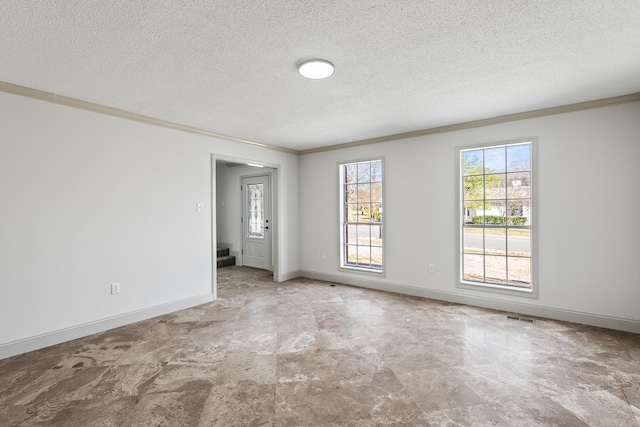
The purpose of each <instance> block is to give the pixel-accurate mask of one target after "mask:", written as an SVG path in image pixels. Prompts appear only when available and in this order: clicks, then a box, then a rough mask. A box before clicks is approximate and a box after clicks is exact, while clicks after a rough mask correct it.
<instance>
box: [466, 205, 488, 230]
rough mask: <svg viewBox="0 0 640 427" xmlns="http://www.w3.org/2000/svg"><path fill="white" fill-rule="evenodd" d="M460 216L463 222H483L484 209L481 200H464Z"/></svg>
mask: <svg viewBox="0 0 640 427" xmlns="http://www.w3.org/2000/svg"><path fill="white" fill-rule="evenodd" d="M463 209H464V211H463V212H462V216H463V218H464V223H465V224H476V225H482V224H484V216H483V213H484V209H483V203H482V202H465V203H464V207H463Z"/></svg>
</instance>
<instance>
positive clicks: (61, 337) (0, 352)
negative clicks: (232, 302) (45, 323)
mask: <svg viewBox="0 0 640 427" xmlns="http://www.w3.org/2000/svg"><path fill="white" fill-rule="evenodd" d="M211 301H213V293H211V292H207V293H204V294H201V295H196V296H193V297H189V298H185V299H181V300H179V301H172V302H170V303H166V304H160V305H156V306H153V307H148V308H144V309H142V310H136V311H132V312H129V313H125V314H121V315H118V316H114V317H109V318H107V319H101V320H97V321H95V322H89V323H85V324H83V325H78V326H72V327H70V328H66V329H61V330H58V331H54V332H49V333H46V334H42V335H37V336H34V337H30V338H25V339H22V340H18V341H12V342H9V343H6V344H2V345H0V360H1V359H6V358H7V357H12V356H16V355H18V354H22V353H27V352H29V351H33V350H38V349H41V348H45V347H49V346H52V345H55V344H60V343H63V342H66V341H71V340H74V339H77V338H82V337H86V336H87V335H91V334H96V333H99V332H104V331H106V330H109V329H113V328H117V327H120V326H124V325H129V324H131V323H135V322H139V321H141V320H146V319H151V318H152V317H156V316H162V315H164V314H168V313H173V312H174V311H178V310H183V309H185V308H190V307H194V306H196V305H200V304H205V303H208V302H211Z"/></svg>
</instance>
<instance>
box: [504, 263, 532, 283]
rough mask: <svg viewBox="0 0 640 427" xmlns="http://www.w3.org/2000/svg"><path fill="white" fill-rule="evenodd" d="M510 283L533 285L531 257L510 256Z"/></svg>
mask: <svg viewBox="0 0 640 427" xmlns="http://www.w3.org/2000/svg"><path fill="white" fill-rule="evenodd" d="M508 260H509V284H511V285H515V286H523V287H526V288H529V287H531V259H530V258H512V257H509V259H508Z"/></svg>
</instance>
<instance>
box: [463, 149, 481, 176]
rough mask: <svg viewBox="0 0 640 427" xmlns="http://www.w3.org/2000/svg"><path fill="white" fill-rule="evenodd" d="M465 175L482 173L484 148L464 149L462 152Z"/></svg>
mask: <svg viewBox="0 0 640 427" xmlns="http://www.w3.org/2000/svg"><path fill="white" fill-rule="evenodd" d="M462 164H463V175H465V176H466V175H477V174H481V173H482V165H483V162H482V150H475V151H464V152H463V153H462Z"/></svg>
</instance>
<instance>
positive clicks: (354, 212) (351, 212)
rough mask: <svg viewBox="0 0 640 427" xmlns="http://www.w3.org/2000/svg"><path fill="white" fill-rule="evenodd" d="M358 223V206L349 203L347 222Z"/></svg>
mask: <svg viewBox="0 0 640 427" xmlns="http://www.w3.org/2000/svg"><path fill="white" fill-rule="evenodd" d="M357 221H358V205H356V204H355V203H349V204H348V205H347V222H357Z"/></svg>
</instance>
